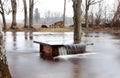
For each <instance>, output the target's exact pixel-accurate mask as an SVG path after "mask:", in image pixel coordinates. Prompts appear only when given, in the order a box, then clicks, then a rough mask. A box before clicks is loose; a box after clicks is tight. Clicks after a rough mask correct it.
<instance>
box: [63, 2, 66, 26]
mask: <svg viewBox="0 0 120 78" xmlns="http://www.w3.org/2000/svg"><path fill="white" fill-rule="evenodd" d="M65 14H66V0H64V12H63V21H64V24H63V26H65V17H66V15H65Z"/></svg>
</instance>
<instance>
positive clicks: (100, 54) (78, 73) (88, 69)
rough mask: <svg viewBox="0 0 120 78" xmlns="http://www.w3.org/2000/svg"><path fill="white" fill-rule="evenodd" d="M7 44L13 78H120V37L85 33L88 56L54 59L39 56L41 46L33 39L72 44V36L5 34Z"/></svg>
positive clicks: (67, 33)
mask: <svg viewBox="0 0 120 78" xmlns="http://www.w3.org/2000/svg"><path fill="white" fill-rule="evenodd" d="M4 35H5V44H6V51H7V58H8V64H9V68H10V71H11V74H12V77H13V78H119V77H120V74H119V73H120V35H119V34H107V33H84V34H83V39H82V42H84V43H94V45H89V46H87V48H86V50H87V53H85V54H76V55H60V56H58V57H55V58H54V60H44V59H42V58H40V56H39V45H38V44H35V43H33V41H34V40H41V41H44V42H47V43H50V42H53V43H57V42H58V43H63V44H66V43H72V42H73V41H72V39H73V33H71V32H66V33H50V32H48V33H45V32H39V33H37V32H34V33H32V32H30V33H24V32H17V33H12V32H6V33H5V34H4Z"/></svg>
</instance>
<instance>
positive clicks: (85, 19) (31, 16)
mask: <svg viewBox="0 0 120 78" xmlns="http://www.w3.org/2000/svg"><path fill="white" fill-rule="evenodd" d="M26 1H27V0H23V1H22V2H23V7H24V8H23V11H24V28H32V26H33V24H34V23H43V24H44V23H53V22H56V21H61V20H64V21H65V22H66V23H67V24H69V23H70V24H72V23H73V19H72V16H71V18H70V17H67V16H66V14H65V13H66V6H67V5H66V3H67V2H68V1H70V0H64V8H63V11H64V12H63V13H59V12H58V13H57V12H54V13H52V12H50V11H47V12H45V14H44V17H43V16H41V13H40V12H39V8H35V11H34V5H35V1H34V0H29V1H28V2H29V6H28V5H27V2H26ZM103 1H105V0H84V1H83V2H82V5H83V6H82V19H81V20H82V23H84V24H85V26H86V27H89V26H93V25H99V24H101V23H102V24H108V23H111V22H112V17H113V15H114V13H115V9H116V8H114V11H113V9H110V7H109V6H108V5H106V4H104V3H103ZM10 3H11V6H6V5H9V4H10ZM117 3H118V1H117ZM18 4H19V1H18V0H0V14H1V16H2V21H3V29H6V28H7V26H6V18H5V14H10V13H12V23H11V28H12V29H16V28H17V27H16V26H17V22H16V14H17V9H18V8H17V7H18ZM116 5H117V4H116ZM27 6H28V7H27ZM71 6H72V5H71ZM96 6H97V9H96ZM112 6H113V5H112ZM115 7H117V6H115ZM6 8H9V9H6ZM94 9H96V11H93V10H94ZM28 10H29V11H28ZM71 21H72V23H71Z"/></svg>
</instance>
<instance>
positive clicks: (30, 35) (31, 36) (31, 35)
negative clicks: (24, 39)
mask: <svg viewBox="0 0 120 78" xmlns="http://www.w3.org/2000/svg"><path fill="white" fill-rule="evenodd" d="M29 39H30V40H33V32H29Z"/></svg>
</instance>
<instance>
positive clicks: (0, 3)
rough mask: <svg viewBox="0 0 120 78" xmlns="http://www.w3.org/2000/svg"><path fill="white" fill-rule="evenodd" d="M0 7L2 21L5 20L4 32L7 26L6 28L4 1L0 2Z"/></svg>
mask: <svg viewBox="0 0 120 78" xmlns="http://www.w3.org/2000/svg"><path fill="white" fill-rule="evenodd" d="M0 5H1V7H0V8H1V11H0V13H1V16H2V20H3V30H6V28H7V26H6V20H5V12H4V8H3V3H2V1H1V0H0Z"/></svg>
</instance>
